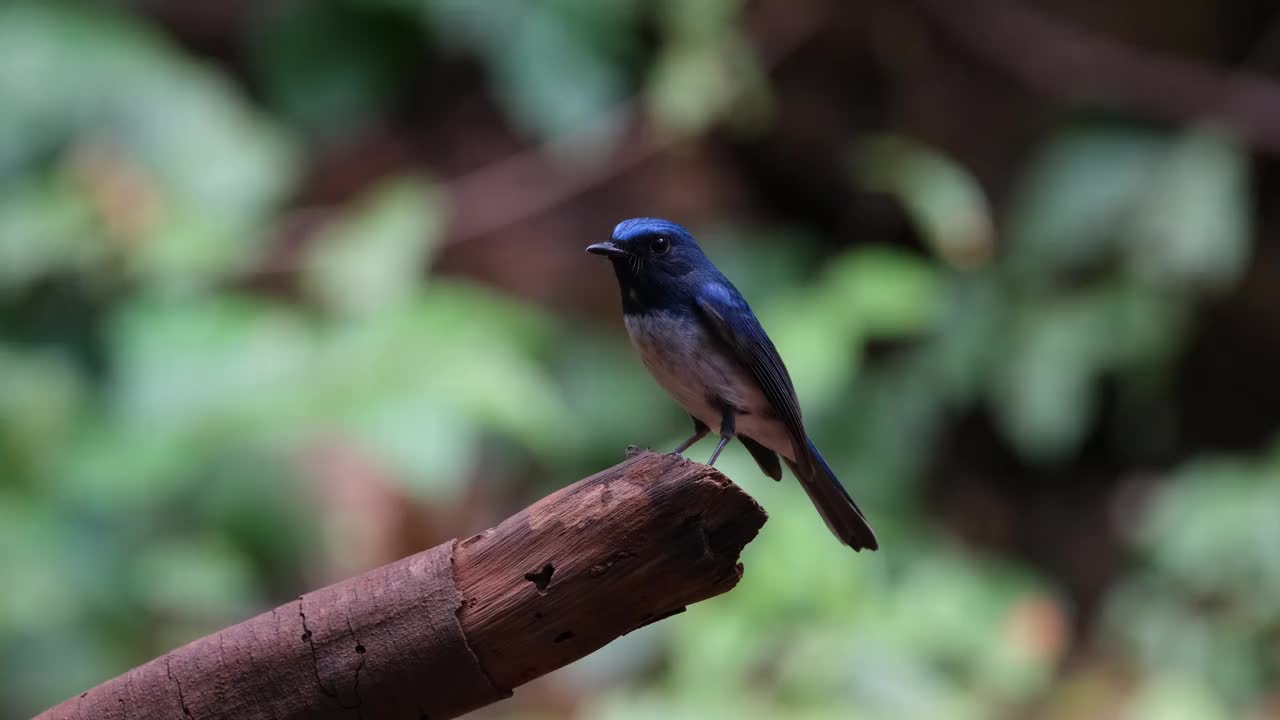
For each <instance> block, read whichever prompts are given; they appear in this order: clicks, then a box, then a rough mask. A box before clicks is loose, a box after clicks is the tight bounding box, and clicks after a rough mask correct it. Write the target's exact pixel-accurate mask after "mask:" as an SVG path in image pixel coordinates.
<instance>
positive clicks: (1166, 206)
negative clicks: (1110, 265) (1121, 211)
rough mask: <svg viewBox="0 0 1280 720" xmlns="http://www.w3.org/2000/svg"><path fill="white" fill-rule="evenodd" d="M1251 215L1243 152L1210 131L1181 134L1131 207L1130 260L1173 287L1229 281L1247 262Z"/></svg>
mask: <svg viewBox="0 0 1280 720" xmlns="http://www.w3.org/2000/svg"><path fill="white" fill-rule="evenodd" d="M1252 214H1253V212H1252V209H1251V202H1250V197H1249V161H1248V157H1247V155H1246V153H1245V150H1244V149H1243V148H1241V147H1240V145H1239V144H1238V143H1236V142H1234V141H1232V140H1230V139H1228V138H1226V137H1225V136H1221V135H1218V134H1216V133H1213V132H1209V131H1196V132H1191V133H1187V134H1186V135H1183V136H1182V137H1181V138H1180V139H1179V140H1178V141H1177V142H1176V143H1174V144H1173V146H1172V147H1171V148H1170V149H1169V151H1168V154H1167V157H1165V158H1163V159H1162V161H1161V167H1160V172H1158V173H1157V174H1155V175H1154V177H1153V178H1152V181H1151V182H1150V184H1149V185H1148V186H1147V187H1146V188H1145V192H1143V193H1142V195H1141V197H1140V201H1139V202H1138V203H1137V207H1136V208H1135V210H1134V212H1133V217H1132V221H1131V222H1130V223H1129V224H1128V226H1127V228H1126V229H1127V232H1128V233H1129V234H1130V235H1131V237H1132V240H1131V242H1130V243H1129V245H1128V261H1129V264H1130V266H1131V267H1132V268H1133V270H1134V272H1136V273H1137V274H1138V275H1139V276H1140V277H1142V278H1144V279H1146V280H1148V281H1151V282H1154V283H1156V284H1159V285H1164V286H1169V287H1172V288H1174V289H1178V288H1181V287H1184V286H1188V285H1190V286H1194V287H1202V288H1206V289H1223V288H1226V287H1229V286H1230V285H1231V284H1233V283H1234V282H1235V280H1236V279H1237V278H1239V276H1240V274H1241V273H1242V272H1243V271H1244V268H1245V265H1246V264H1247V262H1248V260H1249V246H1250V238H1251V236H1252V234H1253V233H1252V228H1251V227H1250V217H1251V216H1252Z"/></svg>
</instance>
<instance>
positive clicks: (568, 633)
mask: <svg viewBox="0 0 1280 720" xmlns="http://www.w3.org/2000/svg"><path fill="white" fill-rule="evenodd" d="M572 639H573V631H572V630H565V631H564V632H562V633H560V634H559V635H557V636H556V639H555V640H552V642H557V643H562V642H564V641H565V640H572Z"/></svg>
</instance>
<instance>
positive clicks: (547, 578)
mask: <svg viewBox="0 0 1280 720" xmlns="http://www.w3.org/2000/svg"><path fill="white" fill-rule="evenodd" d="M555 574H556V568H555V566H554V565H552V564H551V563H547V564H546V565H543V566H542V569H541V570H539V571H538V572H536V573H525V574H524V579H525V580H528V581H529V582H531V583H533V586H534V587H536V588H538V591H539V592H541V591H543V590H546V589H547V586H548V585H550V584H551V576H552V575H555Z"/></svg>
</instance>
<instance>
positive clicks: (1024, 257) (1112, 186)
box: [1007, 129, 1168, 284]
mask: <svg viewBox="0 0 1280 720" xmlns="http://www.w3.org/2000/svg"><path fill="white" fill-rule="evenodd" d="M1167 147H1168V144H1167V142H1166V140H1165V139H1164V138H1162V137H1160V136H1157V135H1152V134H1150V133H1143V132H1138V131H1130V130H1115V129H1084V130H1075V131H1071V132H1067V133H1063V134H1061V135H1059V136H1058V137H1056V138H1055V139H1054V140H1053V141H1052V142H1050V143H1049V144H1048V145H1047V146H1046V147H1045V148H1043V149H1042V150H1041V151H1040V153H1039V154H1038V156H1037V157H1036V158H1035V159H1034V160H1033V162H1032V164H1031V167H1030V169H1029V170H1028V171H1027V173H1026V175H1025V176H1024V177H1023V180H1022V182H1021V184H1020V186H1019V190H1018V192H1017V193H1016V196H1015V198H1014V203H1013V207H1012V209H1011V211H1010V214H1009V220H1008V224H1007V225H1008V240H1009V249H1008V253H1007V262H1008V266H1009V269H1010V270H1011V272H1012V273H1013V276H1014V277H1015V278H1018V279H1024V280H1025V281H1026V282H1027V283H1041V284H1043V283H1044V282H1045V280H1046V279H1048V278H1053V277H1056V276H1058V275H1059V274H1061V273H1064V272H1070V271H1075V270H1081V269H1083V268H1086V267H1089V266H1091V265H1093V264H1095V263H1098V262H1100V261H1101V260H1102V259H1104V258H1105V257H1106V255H1107V254H1108V253H1110V252H1112V251H1113V250H1114V249H1115V247H1116V246H1117V243H1118V242H1119V241H1120V240H1121V235H1120V234H1119V232H1118V228H1119V227H1120V225H1121V222H1122V221H1123V220H1125V219H1126V218H1127V217H1128V216H1129V214H1130V213H1131V212H1132V211H1133V203H1134V200H1135V199H1136V198H1138V197H1140V195H1141V192H1142V190H1143V188H1145V187H1146V186H1147V185H1148V184H1149V183H1150V182H1152V180H1153V179H1154V178H1155V177H1156V176H1157V174H1158V172H1159V170H1160V161H1161V158H1162V157H1163V153H1164V152H1165V151H1166V149H1167Z"/></svg>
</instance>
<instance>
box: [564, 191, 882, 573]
mask: <svg viewBox="0 0 1280 720" xmlns="http://www.w3.org/2000/svg"><path fill="white" fill-rule="evenodd" d="M587 252H589V253H592V254H594V255H601V256H604V257H606V258H608V259H609V261H610V262H611V264H612V265H613V271H614V274H615V275H616V276H617V280H618V287H619V289H620V290H621V292H622V315H623V324H624V325H625V326H626V329H627V335H628V336H629V337H630V338H631V343H632V345H633V346H634V347H635V349H636V351H637V352H638V353H639V355H640V359H641V361H642V362H643V363H644V366H645V368H646V369H648V371H649V373H650V374H651V375H652V376H653V378H654V379H655V380H656V381H657V382H658V385H660V386H661V387H662V388H663V389H664V390H666V392H667V393H668V394H669V395H671V397H672V398H673V399H675V401H676V402H677V403H678V404H679V405H680V406H681V407H682V408H683V409H684V410H685V412H687V413H688V414H689V416H690V418H691V419H692V420H693V435H692V436H690V437H689V439H688V440H686V441H684V442H683V443H680V445H679V446H678V447H677V448H676V449H675V450H674V453H675V454H683V453H684V452H685V451H687V450H688V449H689V448H690V447H692V446H693V445H694V444H695V443H697V442H698V441H699V440H702V439H703V438H704V437H706V435H707V434H708V433H709V432H715V433H717V434H718V435H719V436H720V442H719V443H718V444H717V445H716V448H715V450H714V451H713V452H712V453H711V459H710V460H708V462H707V464H708V465H713V466H714V465H715V462H716V459H717V458H719V457H720V453H721V452H722V451H723V450H724V449H725V447H726V446H727V445H728V444H729V442H730V441H731V440H733V439H734V438H737V439H738V440H739V441H740V442H741V443H742V445H743V446H744V447H746V449H747V452H749V453H750V454H751V456H752V458H754V459H755V461H756V464H758V465H759V466H760V469H761V470H762V471H763V472H764V474H765V475H767V476H769V477H770V478H773V479H774V480H781V479H782V467H781V465H780V463H779V461H778V458H779V457H781V458H782V459H783V460H784V461H786V463H787V465H788V466H789V467H790V468H791V472H792V474H794V475H795V476H796V479H798V480H799V482H800V485H801V487H803V488H804V490H805V492H806V493H808V495H809V498H810V499H811V500H812V501H813V504H814V506H815V507H816V508H817V510H818V514H819V515H821V516H822V519H823V520H824V521H825V522H826V525H827V527H828V528H830V530H831V532H832V533H833V534H834V535H835V536H836V538H837V539H838V540H840V542H842V543H844V544H845V545H848V546H849V547H851V548H853V549H854V550H859V551H860V550H864V549H866V550H876V549H878V548H879V542H878V541H877V540H876V535H875V532H874V531H872V529H871V525H870V524H869V523H868V522H867V518H866V516H865V515H864V514H863V513H862V510H861V509H860V508H859V507H858V505H857V503H855V502H854V501H853V498H852V497H850V496H849V493H848V491H847V490H845V488H844V486H843V485H841V484H840V480H839V479H837V478H836V475H835V473H834V472H832V470H831V466H830V465H828V464H827V461H826V460H824V459H823V457H822V454H821V453H819V452H818V448H817V447H816V446H815V445H814V444H813V441H812V440H810V439H809V436H808V434H807V433H806V432H805V428H804V422H803V420H802V419H801V415H800V404H799V402H798V400H797V399H796V391H795V388H794V386H793V385H792V383H791V376H790V375H789V374H788V373H787V368H786V366H785V365H784V364H783V362H782V358H781V357H780V356H779V355H778V350H777V348H775V347H774V345H773V341H771V340H770V339H769V335H768V334H767V333H765V331H764V328H763V327H762V326H761V324H760V321H759V320H758V319H757V318H756V316H755V313H753V312H752V311H751V307H750V306H749V305H748V304H747V301H746V300H745V299H744V298H743V297H742V294H741V293H740V292H738V289H737V288H735V287H734V286H733V283H731V282H729V279H728V278H726V277H725V276H724V274H723V273H722V272H720V270H719V269H718V268H716V266H715V265H714V264H713V263H712V262H711V260H710V259H709V258H708V257H707V256H706V254H705V253H704V252H703V251H702V248H701V247H699V245H698V243H697V241H696V240H694V238H693V235H692V234H691V233H690V232H689V231H688V230H686V229H685V228H684V227H682V226H680V225H678V224H676V223H674V222H671V221H670V220H663V219H661V218H652V217H639V218H631V219H629V220H623V221H622V222H620V223H618V225H617V226H616V227H615V228H614V229H613V233H612V234H611V236H610V238H609V240H608V241H606V242H599V243H594V244H592V245H590V246H588V247H587Z"/></svg>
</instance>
